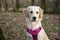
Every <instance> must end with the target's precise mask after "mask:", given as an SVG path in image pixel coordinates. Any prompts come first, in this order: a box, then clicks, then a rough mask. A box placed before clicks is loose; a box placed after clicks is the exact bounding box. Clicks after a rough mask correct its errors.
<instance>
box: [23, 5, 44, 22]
mask: <svg viewBox="0 0 60 40" xmlns="http://www.w3.org/2000/svg"><path fill="white" fill-rule="evenodd" d="M24 13H25V14H26V17H27V18H29V20H30V21H32V22H36V21H38V20H40V21H41V20H42V18H43V10H42V9H41V8H40V7H38V6H29V7H27V8H26V9H25V11H24Z"/></svg>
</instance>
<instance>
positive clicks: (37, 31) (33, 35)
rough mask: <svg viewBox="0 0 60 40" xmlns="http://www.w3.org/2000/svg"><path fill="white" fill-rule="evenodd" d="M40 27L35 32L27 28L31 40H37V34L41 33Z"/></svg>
mask: <svg viewBox="0 0 60 40" xmlns="http://www.w3.org/2000/svg"><path fill="white" fill-rule="evenodd" d="M41 29H42V28H41V27H39V28H38V29H36V30H33V31H32V30H31V29H29V28H27V30H26V31H27V32H29V33H30V34H31V35H32V37H33V40H38V38H37V35H38V33H39V32H40V31H41Z"/></svg>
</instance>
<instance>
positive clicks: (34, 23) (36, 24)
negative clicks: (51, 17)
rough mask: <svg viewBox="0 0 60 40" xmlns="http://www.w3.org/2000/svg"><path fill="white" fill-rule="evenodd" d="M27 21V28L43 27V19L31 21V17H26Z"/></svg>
mask: <svg viewBox="0 0 60 40" xmlns="http://www.w3.org/2000/svg"><path fill="white" fill-rule="evenodd" d="M26 22H27V28H29V29H31V30H35V29H37V28H39V27H42V25H41V21H38V22H31V21H30V20H29V19H26Z"/></svg>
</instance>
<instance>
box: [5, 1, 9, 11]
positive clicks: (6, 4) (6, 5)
mask: <svg viewBox="0 0 60 40" xmlns="http://www.w3.org/2000/svg"><path fill="white" fill-rule="evenodd" d="M7 10H8V3H7V1H6V0H5V11H7Z"/></svg>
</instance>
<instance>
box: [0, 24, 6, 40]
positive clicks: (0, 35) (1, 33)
mask: <svg viewBox="0 0 60 40" xmlns="http://www.w3.org/2000/svg"><path fill="white" fill-rule="evenodd" d="M2 26H3V24H0V40H5V38H4V35H3V32H2V29H1V27H2Z"/></svg>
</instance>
